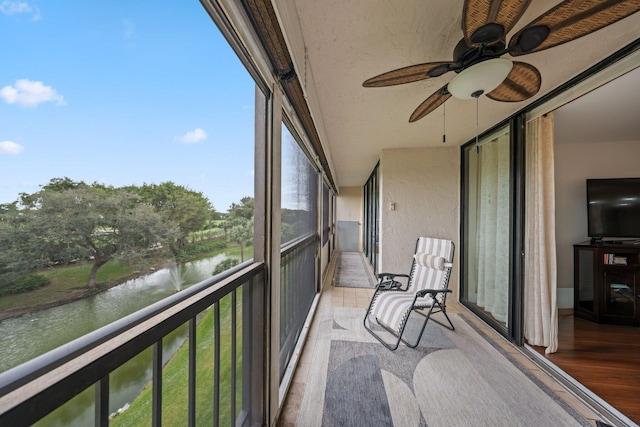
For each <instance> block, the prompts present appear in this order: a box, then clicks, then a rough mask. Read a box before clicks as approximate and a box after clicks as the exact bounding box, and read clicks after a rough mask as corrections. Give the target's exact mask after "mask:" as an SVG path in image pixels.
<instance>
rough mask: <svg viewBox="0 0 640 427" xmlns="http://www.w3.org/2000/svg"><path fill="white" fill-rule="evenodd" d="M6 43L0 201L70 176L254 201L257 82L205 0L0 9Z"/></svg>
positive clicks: (49, 2)
mask: <svg viewBox="0 0 640 427" xmlns="http://www.w3.org/2000/svg"><path fill="white" fill-rule="evenodd" d="M0 41H1V42H2V46H3V49H2V54H1V57H2V61H1V63H2V65H1V66H0V203H9V202H13V201H15V200H16V199H17V197H18V194H19V193H21V192H26V193H33V192H35V191H37V190H38V189H39V188H40V186H41V185H45V184H47V183H48V182H49V181H50V180H51V179H52V178H61V177H65V176H66V177H69V178H71V179H73V180H75V181H80V180H82V181H85V182H87V183H92V182H100V183H104V184H107V185H114V186H122V185H129V184H136V185H140V184H142V183H145V182H146V183H160V182H164V181H173V182H174V183H176V184H179V185H184V186H186V187H188V188H190V189H191V190H194V191H199V192H202V193H203V194H204V195H205V196H206V197H208V198H209V200H210V201H211V202H212V203H213V205H214V207H215V208H216V209H217V210H219V211H225V210H226V209H227V208H228V207H229V205H230V204H231V203H232V202H237V201H238V200H239V199H240V198H241V197H244V196H253V153H254V147H253V144H254V143H253V121H254V117H253V114H254V113H253V111H254V84H253V80H252V79H251V77H250V76H249V74H248V73H247V72H246V70H245V69H244V67H243V66H242V65H241V63H240V61H239V60H238V59H237V57H236V56H235V54H234V53H233V52H232V50H231V49H230V47H229V46H228V44H227V43H226V41H225V40H224V39H223V37H222V36H221V34H220V33H219V31H218V29H217V28H216V26H215V24H214V23H213V22H212V21H211V19H210V17H209V16H208V14H207V13H206V11H205V10H204V8H203V7H202V6H201V5H200V3H199V2H198V1H197V0H180V1H174V0H154V1H151V0H135V1H132V0H112V1H108V0H92V1H86V0H55V1H54V0H42V1H32V0H25V1H16V0H0Z"/></svg>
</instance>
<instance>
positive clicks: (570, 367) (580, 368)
mask: <svg viewBox="0 0 640 427" xmlns="http://www.w3.org/2000/svg"><path fill="white" fill-rule="evenodd" d="M558 332H559V335H558V341H559V346H558V348H559V350H558V352H557V353H555V354H551V355H547V356H545V357H547V358H548V359H549V360H550V361H552V362H553V363H554V364H555V365H556V366H558V367H559V368H560V369H562V370H563V371H565V372H566V373H567V374H569V375H571V376H572V377H573V378H575V379H576V380H578V381H579V382H580V383H582V384H583V385H584V386H586V387H588V388H589V389H590V390H591V391H592V392H594V393H595V394H597V395H598V396H600V397H601V398H602V399H604V400H605V401H606V402H608V403H609V404H610V405H612V406H613V407H615V408H616V409H617V410H618V411H620V412H622V413H623V414H624V415H625V416H627V417H628V418H630V419H631V420H633V421H634V422H635V423H637V424H640V327H634V326H619V325H600V324H597V323H592V322H588V321H586V320H583V319H574V317H573V316H567V317H562V318H560V321H559V331H558ZM536 350H538V351H539V352H540V353H541V354H544V348H540V347H536Z"/></svg>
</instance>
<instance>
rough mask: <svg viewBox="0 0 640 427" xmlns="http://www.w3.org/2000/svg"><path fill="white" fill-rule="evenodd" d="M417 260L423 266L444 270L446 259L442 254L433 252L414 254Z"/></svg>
mask: <svg viewBox="0 0 640 427" xmlns="http://www.w3.org/2000/svg"><path fill="white" fill-rule="evenodd" d="M413 257H414V258H415V259H416V262H417V263H418V264H420V265H421V266H423V267H428V268H435V269H436V270H444V263H445V259H444V258H442V257H441V256H437V255H431V254H415V255H414V256H413Z"/></svg>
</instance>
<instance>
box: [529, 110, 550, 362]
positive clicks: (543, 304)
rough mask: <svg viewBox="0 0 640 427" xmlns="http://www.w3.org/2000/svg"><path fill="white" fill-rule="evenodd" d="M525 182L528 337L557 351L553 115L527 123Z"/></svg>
mask: <svg viewBox="0 0 640 427" xmlns="http://www.w3.org/2000/svg"><path fill="white" fill-rule="evenodd" d="M526 147H527V148H526V166H525V167H526V181H525V197H526V200H525V206H526V213H525V262H524V274H525V280H524V286H525V300H524V322H525V325H524V326H525V327H524V336H525V338H526V339H527V342H528V343H529V344H530V345H535V346H543V347H546V348H547V349H546V351H545V352H546V353H547V354H549V353H555V352H556V351H557V349H558V304H557V297H556V289H557V264H556V238H555V199H554V198H555V191H554V173H553V113H549V114H546V115H544V116H542V117H538V118H537V119H534V120H531V121H530V122H528V123H527V129H526Z"/></svg>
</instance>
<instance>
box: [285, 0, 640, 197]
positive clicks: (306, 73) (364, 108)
mask: <svg viewBox="0 0 640 427" xmlns="http://www.w3.org/2000/svg"><path fill="white" fill-rule="evenodd" d="M557 3H558V1H557V0H539V1H532V4H531V6H529V9H528V10H527V11H526V12H525V14H524V15H523V17H522V18H521V19H520V21H519V22H518V24H517V25H516V27H515V28H514V30H513V31H512V33H515V31H517V30H518V29H519V28H521V27H522V26H524V25H525V24H526V23H528V22H529V21H531V20H533V19H535V18H536V17H537V16H538V15H540V14H542V13H543V12H545V11H546V10H547V9H549V8H550V7H552V6H554V5H555V4H557ZM274 4H275V7H276V11H277V13H278V16H279V19H280V21H281V24H282V26H283V28H284V33H285V38H286V40H287V43H288V44H289V47H290V50H291V51H292V56H293V60H294V64H295V66H296V71H297V75H298V77H299V79H300V81H301V84H302V86H303V90H304V91H305V93H306V96H307V99H308V102H309V104H310V107H311V111H312V115H313V117H314V120H315V121H316V123H317V124H318V126H319V133H320V136H321V139H322V140H323V143H324V144H325V145H326V146H327V147H328V153H329V163H330V164H331V166H332V168H333V171H334V173H335V176H336V181H337V184H338V185H339V186H361V185H363V184H364V182H365V181H366V179H367V177H368V176H369V174H370V173H371V171H372V170H373V168H374V166H375V164H376V163H377V161H378V160H379V158H380V155H381V152H382V150H383V149H389V148H403V147H435V146H442V134H443V128H446V136H447V142H446V144H447V145H450V146H459V145H461V144H463V143H465V142H467V141H469V140H470V139H472V138H473V137H474V136H475V134H476V101H475V100H471V101H462V100H457V99H455V98H451V99H450V100H448V101H447V102H446V103H445V108H446V120H445V117H444V114H443V107H442V106H441V107H439V108H438V109H436V110H435V111H434V112H432V113H431V114H430V115H428V116H427V117H425V118H423V119H421V120H419V121H417V122H415V123H409V122H408V120H409V116H410V115H411V113H412V112H413V110H414V109H415V108H416V107H417V106H418V105H419V104H420V103H421V102H422V101H424V100H425V99H426V98H427V97H428V96H429V95H431V94H432V93H433V92H434V91H436V90H438V89H439V88H440V87H442V86H443V85H445V84H446V83H447V82H448V81H449V80H450V79H451V78H452V77H453V76H454V75H455V74H454V73H452V72H450V73H447V74H445V75H443V76H440V77H437V78H432V79H427V80H423V81H420V82H415V83H410V84H405V85H399V86H390V87H383V88H364V87H362V82H363V81H364V80H366V79H367V78H369V77H373V76H375V75H378V74H380V73H383V72H386V71H390V70H393V69H396V68H400V67H404V66H409V65H414V64H419V63H424V62H432V61H449V60H452V53H453V49H454V47H455V45H456V43H458V41H459V40H460V39H461V38H462V30H461V13H462V6H463V2H462V0H427V1H425V0H401V1H399V0H348V1H347V0H323V1H317V0H274ZM639 34H640V13H637V14H635V15H633V16H631V17H628V18H625V19H623V20H622V21H619V22H617V23H615V24H613V25H611V26H609V27H607V28H604V29H602V30H600V31H598V32H596V33H593V34H590V35H588V36H585V37H583V38H581V39H578V40H575V41H572V42H570V43H567V44H564V45H561V46H557V47H555V48H552V49H549V50H546V51H543V52H538V53H534V54H530V55H524V56H520V57H518V60H519V61H522V62H526V63H529V64H532V65H534V66H536V67H537V68H538V69H539V70H540V72H541V74H542V87H541V90H540V92H539V93H538V95H536V96H535V97H534V98H531V99H529V100H527V101H523V102H516V103H503V102H496V101H492V100H490V99H488V98H486V97H484V96H482V97H481V98H480V100H479V102H478V111H479V115H478V129H479V131H480V132H482V131H484V130H486V129H488V128H490V127H492V126H494V125H495V124H497V123H499V122H500V121H502V120H503V119H505V118H507V117H509V116H510V115H512V114H513V113H515V112H517V111H518V110H520V109H522V108H523V107H525V106H526V105H527V104H529V103H531V102H532V101H534V100H536V99H537V98H539V97H540V96H542V95H544V94H545V93H547V92H549V91H550V90H552V89H554V88H556V87H558V86H559V85H561V84H562V83H564V82H565V81H567V80H569V79H570V78H571V77H573V76H575V75H577V74H579V73H580V72H582V71H584V70H585V69H587V68H589V67H590V66H591V65H593V64H595V63H597V62H598V61H600V60H602V59H604V58H606V57H607V56H609V55H610V54H612V53H614V52H615V51H616V50H618V49H620V48H621V47H623V46H625V45H627V44H629V43H631V42H632V41H634V40H635V39H636V38H637V37H638V35H639ZM507 39H509V36H507Z"/></svg>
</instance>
